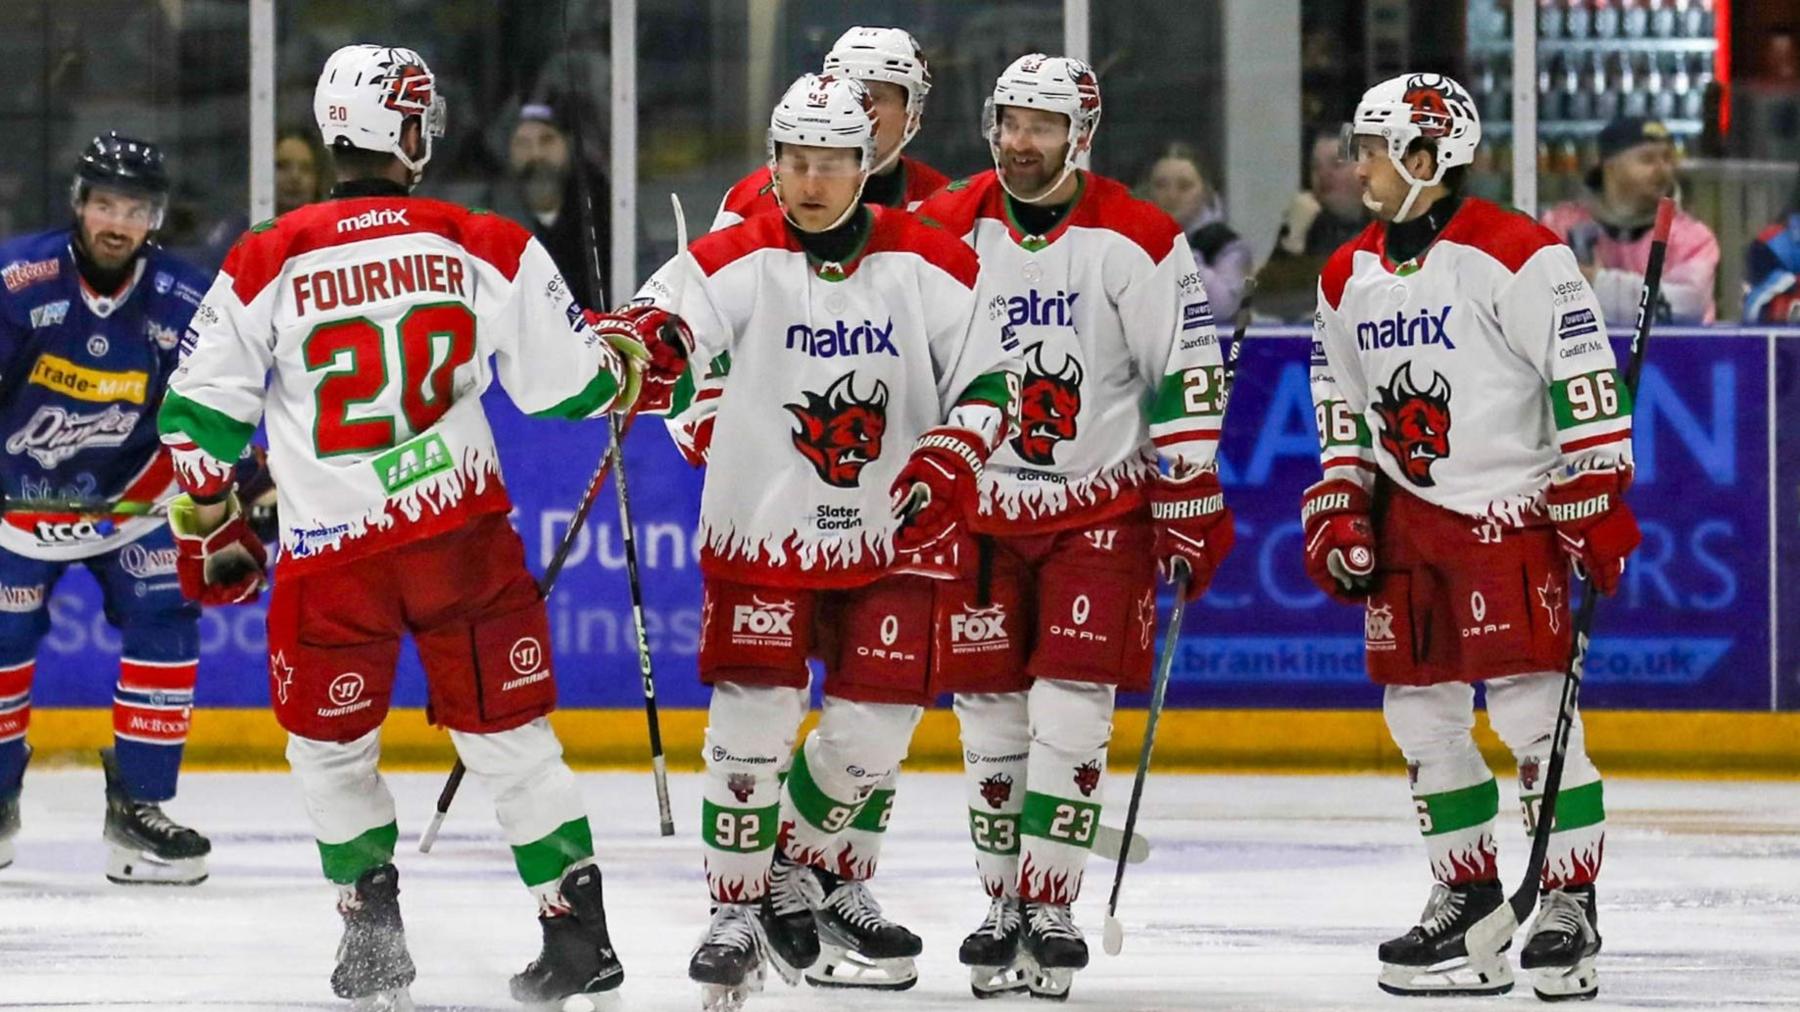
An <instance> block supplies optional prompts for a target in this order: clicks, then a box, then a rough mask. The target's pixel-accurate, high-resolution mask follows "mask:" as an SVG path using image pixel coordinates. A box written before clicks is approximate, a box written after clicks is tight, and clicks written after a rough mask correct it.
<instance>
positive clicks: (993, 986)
mask: <svg viewBox="0 0 1800 1012" xmlns="http://www.w3.org/2000/svg"><path fill="white" fill-rule="evenodd" d="M1030 989H1031V987H1030V984H1029V982H1027V981H1026V979H1025V968H1024V967H1022V966H1020V965H1019V964H1018V963H1011V964H1009V965H1007V966H971V967H969V991H970V993H971V994H973V995H974V996H975V997H977V998H980V999H983V1000H986V999H988V998H1010V997H1012V996H1014V995H1023V994H1024V993H1025V992H1026V991H1029V990H1030Z"/></svg>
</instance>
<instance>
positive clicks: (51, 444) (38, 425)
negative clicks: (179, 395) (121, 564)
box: [0, 228, 210, 560]
mask: <svg viewBox="0 0 1800 1012" xmlns="http://www.w3.org/2000/svg"><path fill="white" fill-rule="evenodd" d="M70 242H71V231H70V230H69V229H66V228H65V229H60V230H57V231H54V232H43V233H39V234H37V235H30V236H25V237H22V238H18V239H13V240H10V241H7V242H5V243H0V439H3V440H4V444H3V447H0V492H3V493H4V494H5V497H6V501H7V508H6V513H5V516H4V522H3V523H0V548H4V549H6V550H7V551H11V552H16V553H18V554H20V555H24V556H28V557H31V558H36V559H53V560H61V559H83V558H88V557H90V556H93V555H97V554H99V553H101V552H105V551H110V550H112V549H114V548H118V547H119V546H121V545H123V544H126V543H127V542H130V541H135V540H136V539H138V538H141V537H143V536H144V535H145V534H147V533H149V532H150V531H152V530H155V529H156V528H157V527H159V526H161V525H162V524H163V520H162V518H161V517H156V516H143V515H137V516H119V517H110V518H108V517H102V518H95V517H93V516H91V515H83V514H82V513H80V512H77V511H73V510H70V511H61V510H57V511H50V510H44V509H40V508H33V507H30V506H28V505H27V504H29V503H32V502H34V501H36V502H41V501H43V500H78V501H80V502H82V503H84V504H85V503H114V502H119V501H129V502H146V503H147V502H155V501H158V500H161V499H164V498H167V497H168V496H169V495H171V494H173V493H174V492H175V491H176V487H175V483H174V469H173V466H172V464H171V463H170V460H169V457H168V454H167V453H166V452H164V451H163V448H162V444H161V443H160V442H159V441H158V439H157V433H156V412H157V408H158V407H159V406H160V405H161V404H162V399H163V391H164V390H165V388H166V387H167V384H168V379H169V376H170V375H171V374H172V373H173V372H174V371H175V367H176V365H177V362H178V359H179V358H180V355H181V350H180V345H181V339H182V335H183V334H184V333H185V332H186V331H187V328H188V322H189V320H190V319H191V318H192V317H193V315H194V311H195V309H196V308H197V307H198V306H199V305H200V300H201V299H202V298H204V297H205V294H206V288H207V286H208V284H209V283H210V279H209V278H207V277H206V276H205V275H203V274H201V273H200V272H199V271H198V270H196V269H195V268H193V267H190V266H188V265H187V264H185V263H183V262H182V261H180V260H177V259H176V258H175V257H174V256H172V255H170V254H169V253H168V252H167V251H165V250H163V249H161V248H159V247H156V246H147V247H146V248H145V249H144V251H143V254H142V255H141V256H139V257H138V259H137V264H136V267H135V271H134V273H133V274H132V275H131V277H130V278H129V279H128V281H127V282H126V284H125V286H124V288H122V289H121V290H120V291H119V292H114V293H111V294H101V293H96V292H95V291H93V289H91V288H90V287H89V286H88V285H87V283H86V282H84V281H83V280H82V278H81V275H80V273H79V272H78V271H77V270H76V266H75V256H74V253H73V251H72V250H71V249H70V245H69V244H70Z"/></svg>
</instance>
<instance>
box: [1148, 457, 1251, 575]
mask: <svg viewBox="0 0 1800 1012" xmlns="http://www.w3.org/2000/svg"><path fill="white" fill-rule="evenodd" d="M1148 491H1149V494H1150V520H1151V522H1152V523H1153V524H1154V525H1155V528H1156V543H1155V549H1154V551H1155V553H1156V567H1157V570H1158V571H1159V572H1161V573H1162V574H1163V576H1164V577H1165V578H1167V579H1171V580H1172V579H1175V577H1176V575H1177V572H1178V571H1177V569H1176V567H1175V563H1176V560H1180V561H1183V562H1185V563H1187V568H1188V574H1189V575H1188V582H1187V599H1188V600H1189V601H1193V600H1196V599H1198V598H1199V597H1200V595H1202V594H1204V593H1206V588H1207V587H1208V586H1209V585H1210V584H1211V583H1212V578H1213V573H1214V571H1216V570H1217V569H1218V568H1219V563H1221V562H1224V561H1225V556H1226V555H1228V554H1229V553H1230V552H1231V546H1232V544H1233V543H1235V542H1236V541H1237V524H1236V521H1234V520H1233V519H1232V515H1231V511H1230V510H1229V509H1226V508H1225V490H1224V489H1222V488H1220V487H1219V473H1218V472H1217V471H1216V470H1213V469H1212V468H1207V469H1205V470H1202V471H1196V472H1194V473H1193V474H1191V475H1189V476H1187V477H1185V478H1174V477H1161V478H1158V479H1157V480H1156V481H1154V482H1152V483H1151V485H1150V487H1149V490H1148Z"/></svg>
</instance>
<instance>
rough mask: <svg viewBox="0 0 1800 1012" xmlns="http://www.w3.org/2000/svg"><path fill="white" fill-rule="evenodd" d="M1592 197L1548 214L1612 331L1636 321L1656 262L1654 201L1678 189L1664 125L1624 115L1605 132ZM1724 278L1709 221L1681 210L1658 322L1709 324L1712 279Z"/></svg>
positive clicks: (1591, 174) (1590, 177)
mask: <svg viewBox="0 0 1800 1012" xmlns="http://www.w3.org/2000/svg"><path fill="white" fill-rule="evenodd" d="M1586 182H1587V191H1588V192H1587V193H1586V194H1585V195H1584V196H1583V198H1582V199H1580V200H1571V201H1567V202H1564V203H1561V204H1558V205H1556V206H1555V207H1553V208H1551V209H1550V210H1549V211H1548V212H1546V213H1545V214H1544V216H1543V223H1544V225H1545V227H1547V228H1549V229H1550V231H1552V232H1555V233H1556V234H1557V236H1558V237H1559V238H1561V239H1562V240H1563V241H1564V242H1566V243H1568V244H1569V246H1570V247H1571V248H1572V249H1574V251H1575V259H1576V260H1577V261H1578V262H1579V263H1580V264H1581V273H1582V274H1583V275H1584V276H1585V277H1586V278H1587V280H1588V283H1589V284H1590V285H1592V286H1593V288H1594V293H1595V294H1596V295H1598V296H1599V297H1600V305H1601V306H1602V307H1604V308H1605V310H1606V322H1607V324H1608V325H1609V326H1614V327H1628V326H1631V325H1632V324H1633V323H1634V322H1635V321H1636V320H1637V307H1638V295H1639V292H1640V291H1641V290H1642V289H1643V287H1644V268H1645V267H1646V266H1647V265H1648V264H1649V262H1650V227H1651V225H1653V224H1654V223H1655V221H1656V203H1657V201H1659V200H1661V199H1662V198H1663V197H1666V196H1669V195H1670V194H1672V193H1674V192H1675V191H1676V186H1675V144H1674V140H1673V138H1672V137H1671V136H1670V134H1669V128H1668V127H1666V126H1664V125H1663V124H1662V122H1661V121H1660V120H1654V119H1646V118H1644V117H1641V116H1623V117H1620V118H1619V119H1615V120H1613V121H1612V122H1611V123H1608V124H1607V125H1606V128H1605V129H1604V130H1602V131H1601V132H1600V162H1599V164H1597V165H1595V166H1594V167H1593V168H1591V169H1589V170H1588V174H1587V180H1586ZM1718 273H1719V240H1718V239H1717V238H1715V237H1714V236H1713V233H1712V229H1710V228H1707V227H1706V223H1705V222H1703V221H1701V220H1700V219H1698V218H1696V217H1694V216H1693V215H1691V214H1688V213H1687V212H1686V211H1679V210H1678V211H1677V212H1676V214H1675V224H1674V227H1673V228H1672V229H1671V230H1670V232H1669V251H1668V254H1667V259H1666V260H1665V261H1664V263H1663V276H1662V297H1661V300H1660V301H1659V303H1658V304H1657V307H1656V314H1657V319H1659V320H1663V321H1667V322H1671V323H1711V322H1713V320H1714V319H1716V317H1717V313H1716V311H1715V308H1714V306H1713V282H1714V279H1715V278H1716V277H1717V276H1718Z"/></svg>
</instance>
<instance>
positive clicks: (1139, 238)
mask: <svg viewBox="0 0 1800 1012" xmlns="http://www.w3.org/2000/svg"><path fill="white" fill-rule="evenodd" d="M1086 177H1087V178H1086V187H1087V192H1086V193H1085V194H1084V195H1083V198H1082V201H1081V205H1080V206H1079V207H1077V208H1076V209H1075V213H1074V217H1073V219H1072V220H1071V221H1070V222H1069V227H1070V228H1099V229H1105V230H1107V231H1109V232H1117V233H1118V234H1119V235H1122V236H1124V237H1125V238H1127V239H1130V240H1131V241H1132V243H1133V244H1135V245H1136V246H1137V247H1138V248H1139V249H1141V250H1143V251H1144V252H1145V253H1147V254H1149V256H1150V259H1151V260H1152V261H1155V262H1156V263H1161V262H1162V259H1163V257H1166V256H1168V255H1169V248H1170V247H1171V246H1173V245H1175V239H1176V238H1177V237H1178V236H1180V235H1181V226H1180V225H1177V224H1175V219H1173V218H1171V217H1169V214H1168V212H1167V211H1164V210H1163V209H1162V208H1160V207H1157V206H1156V205H1155V204H1152V203H1150V202H1149V201H1147V200H1139V199H1138V198H1136V197H1134V196H1132V195H1131V190H1130V189H1128V188H1127V187H1126V186H1125V184H1124V183H1121V182H1119V181H1118V180H1116V179H1108V178H1107V177H1105V176H1101V175H1096V174H1094V173H1092V172H1089V173H1087V174H1086Z"/></svg>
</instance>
